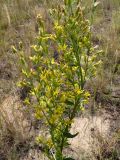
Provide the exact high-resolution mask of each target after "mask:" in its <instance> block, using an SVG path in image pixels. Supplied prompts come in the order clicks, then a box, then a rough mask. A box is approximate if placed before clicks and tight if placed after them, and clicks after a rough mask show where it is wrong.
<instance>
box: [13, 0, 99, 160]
mask: <svg viewBox="0 0 120 160" xmlns="http://www.w3.org/2000/svg"><path fill="white" fill-rule="evenodd" d="M50 15H51V19H52V23H53V24H52V25H53V28H52V31H51V33H48V32H47V30H46V27H45V22H44V20H43V19H42V17H41V16H40V15H38V17H37V22H38V24H39V34H38V37H37V40H36V41H37V42H36V44H35V45H33V46H32V48H33V53H32V54H31V55H30V56H29V58H26V55H25V54H24V52H23V48H22V45H21V43H20V45H19V50H18V51H17V50H16V49H15V48H14V47H13V50H14V52H17V53H18V54H19V57H20V61H21V63H22V69H21V71H22V75H23V79H22V81H21V82H20V83H19V85H20V86H22V87H24V86H28V87H29V88H30V90H29V96H28V97H27V98H26V99H25V103H26V104H27V105H29V106H30V107H32V108H33V112H34V114H35V117H36V118H37V119H42V121H43V124H44V125H45V127H46V129H47V133H44V134H42V135H40V136H38V137H37V142H38V143H39V144H42V146H43V151H44V153H45V154H46V156H47V157H48V158H49V159H50V160H73V158H70V157H66V156H65V155H64V154H63V150H64V149H65V148H66V147H67V146H68V145H69V138H74V137H75V136H77V135H78V133H76V134H71V133H70V129H71V125H72V123H73V122H74V118H75V116H76V114H77V113H78V112H82V111H83V110H84V105H85V104H87V103H88V99H89V96H90V94H89V92H87V91H86V90H85V89H84V86H85V83H86V81H87V80H89V79H91V78H92V77H93V76H94V75H95V72H96V66H97V65H98V64H99V62H98V61H97V55H98V54H99V52H100V51H98V50H97V49H96V47H94V46H93V44H92V41H91V26H90V23H89V21H88V20H87V19H86V18H85V17H84V14H83V12H82V8H81V4H80V1H79V0H64V2H63V3H61V5H58V6H57V7H56V9H55V8H54V9H51V10H50ZM53 46H54V47H53Z"/></svg>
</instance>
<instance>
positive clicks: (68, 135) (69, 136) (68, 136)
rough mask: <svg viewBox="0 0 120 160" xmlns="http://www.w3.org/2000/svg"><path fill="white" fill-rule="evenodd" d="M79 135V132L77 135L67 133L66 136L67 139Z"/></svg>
mask: <svg viewBox="0 0 120 160" xmlns="http://www.w3.org/2000/svg"><path fill="white" fill-rule="evenodd" d="M78 134H79V132H77V133H76V134H71V133H69V132H67V133H65V135H64V136H65V137H67V138H74V137H76V136H77V135H78Z"/></svg>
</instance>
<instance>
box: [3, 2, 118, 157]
mask: <svg viewBox="0 0 120 160" xmlns="http://www.w3.org/2000/svg"><path fill="white" fill-rule="evenodd" d="M58 2H59V1H57V0H54V1H52V3H53V4H55V3H58ZM92 2H93V1H92V0H86V1H82V3H83V7H84V6H85V8H86V9H85V12H86V17H88V18H89V19H90V18H91V6H92ZM52 3H50V1H47V5H46V3H45V2H43V1H42V0H25V1H24V0H0V103H1V106H0V107H1V108H0V114H1V115H0V117H1V123H0V127H1V129H0V157H2V159H3V160H4V159H6V160H7V159H8V160H9V159H11V160H13V159H20V157H21V156H23V157H24V156H25V153H27V152H28V150H29V149H31V146H32V147H33V144H31V143H32V139H33V135H32V136H30V135H29V136H28V135H24V132H25V129H26V128H27V127H28V126H29V127H28V128H29V129H30V128H31V126H34V127H33V128H36V126H37V125H38V122H37V121H35V120H34V118H33V119H32V120H31V119H29V114H28V111H25V109H24V107H23V108H22V109H20V110H22V111H21V112H22V114H21V116H20V117H21V122H22V124H21V123H19V119H18V120H17V118H18V115H20V114H19V113H17V115H15V113H16V112H17V111H18V109H16V106H18V105H16V102H17V103H20V99H19V98H18V97H17V95H19V97H20V98H22V99H24V96H25V95H26V94H27V89H23V90H20V91H19V90H18V89H16V85H15V83H16V82H17V81H18V79H20V77H21V73H20V72H19V69H17V68H19V65H18V60H17V57H16V56H15V55H13V54H12V51H11V45H15V46H18V43H19V41H22V42H23V45H24V48H25V52H26V54H27V55H29V54H30V53H31V49H30V46H31V44H33V43H34V41H35V36H36V35H37V33H38V26H37V23H36V16H37V14H38V13H41V14H42V15H43V18H44V19H45V20H46V24H47V26H48V30H49V32H50V30H51V22H50V18H49V16H48V8H49V7H51V5H52ZM92 33H93V37H92V41H93V43H94V44H95V45H96V47H97V46H99V47H101V49H103V50H104V54H103V55H102V56H101V57H99V58H100V59H101V60H102V61H103V66H102V67H101V68H99V69H98V72H97V77H96V78H95V79H93V80H92V81H90V82H88V83H87V85H86V87H87V88H88V89H89V90H90V92H91V94H92V97H93V98H92V99H93V102H92V105H90V106H91V107H90V110H89V112H90V113H92V114H95V112H97V111H98V110H100V111H101V110H103V108H104V109H105V112H109V113H110V115H112V117H113V118H112V120H113V119H117V120H118V116H119V113H120V108H119V104H120V88H119V85H120V77H119V74H120V45H119V43H120V1H119V0H101V1H100V5H99V6H98V7H97V10H96V12H95V13H94V17H93V27H92ZM11 99H12V102H11ZM9 102H11V103H9ZM5 106H6V107H5ZM13 106H14V107H13ZM11 107H13V108H15V110H14V111H13V109H12V113H11ZM21 112H20V113H21ZM10 115H11V117H9V116H10ZM12 117H14V120H13V121H14V122H16V123H13V121H12V120H11V119H12ZM26 117H27V118H26ZM23 119H25V123H28V124H29V125H27V127H26V124H25V123H24V120H23ZM26 119H27V120H26ZM26 121H27V122H26ZM31 124H32V125H31ZM119 124H120V121H119V120H118V121H115V125H114V128H112V130H114V134H113V137H112V141H110V143H109V140H105V139H104V138H103V139H102V140H103V141H102V143H101V139H99V138H98V137H97V140H98V141H99V143H100V145H99V151H100V152H99V153H96V152H95V151H94V153H95V158H96V159H101V160H102V159H111V160H114V159H117V158H118V157H119V156H118V155H119V154H120V153H119V150H118V148H119V147H118V144H119V143H120V142H119V137H120V126H119ZM18 125H19V126H20V127H19V130H18V128H17V127H16V126H18ZM31 137H32V138H31ZM29 144H30V146H29ZM34 147H35V146H34ZM6 148H7V150H6ZM36 148H37V149H38V147H36ZM106 148H107V149H106ZM116 157H117V158H116Z"/></svg>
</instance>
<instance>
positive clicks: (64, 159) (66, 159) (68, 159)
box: [63, 157, 75, 160]
mask: <svg viewBox="0 0 120 160" xmlns="http://www.w3.org/2000/svg"><path fill="white" fill-rule="evenodd" d="M63 160H75V159H73V158H71V157H68V158H66V157H65V158H63Z"/></svg>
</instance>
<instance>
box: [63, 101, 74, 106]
mask: <svg viewBox="0 0 120 160" xmlns="http://www.w3.org/2000/svg"><path fill="white" fill-rule="evenodd" d="M65 103H66V104H67V105H70V106H72V105H74V102H73V101H71V100H66V101H65Z"/></svg>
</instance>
